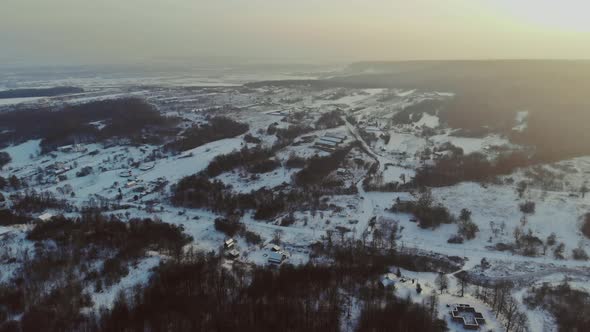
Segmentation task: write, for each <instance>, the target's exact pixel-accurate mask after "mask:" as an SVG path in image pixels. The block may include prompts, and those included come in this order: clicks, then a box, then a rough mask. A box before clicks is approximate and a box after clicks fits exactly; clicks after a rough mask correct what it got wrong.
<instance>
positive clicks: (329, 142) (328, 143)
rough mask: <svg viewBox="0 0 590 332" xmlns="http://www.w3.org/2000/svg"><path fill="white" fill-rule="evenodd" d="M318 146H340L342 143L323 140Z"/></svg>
mask: <svg viewBox="0 0 590 332" xmlns="http://www.w3.org/2000/svg"><path fill="white" fill-rule="evenodd" d="M318 144H322V145H327V146H338V144H340V143H336V142H333V141H325V140H324V139H323V138H321V139H320V140H319V141H318Z"/></svg>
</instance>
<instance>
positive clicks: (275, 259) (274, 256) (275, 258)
mask: <svg viewBox="0 0 590 332" xmlns="http://www.w3.org/2000/svg"><path fill="white" fill-rule="evenodd" d="M268 262H269V263H273V264H281V263H282V262H283V253H281V252H275V251H273V252H271V253H270V254H269V255H268Z"/></svg>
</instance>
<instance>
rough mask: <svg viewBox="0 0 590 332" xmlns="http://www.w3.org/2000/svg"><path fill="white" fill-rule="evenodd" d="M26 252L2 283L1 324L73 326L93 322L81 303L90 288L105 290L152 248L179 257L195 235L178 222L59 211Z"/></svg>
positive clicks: (50, 328) (14, 328) (28, 327)
mask: <svg viewBox="0 0 590 332" xmlns="http://www.w3.org/2000/svg"><path fill="white" fill-rule="evenodd" d="M27 239H28V240H30V241H34V242H35V252H34V253H25V254H24V256H23V257H22V258H21V259H22V266H21V267H20V268H19V269H18V270H17V271H16V274H15V276H14V278H13V279H12V280H10V284H8V285H2V286H0V321H4V320H6V319H7V318H8V317H14V316H16V315H21V314H22V318H21V320H20V322H16V321H13V322H0V330H2V328H4V329H5V330H9V331H10V330H12V331H19V330H21V329H22V331H41V330H43V331H72V330H77V329H78V328H81V326H85V325H86V324H88V323H89V322H92V321H93V319H92V318H91V317H88V316H85V315H84V314H83V311H82V310H81V309H83V308H85V307H89V306H91V305H92V301H91V298H90V296H89V289H92V288H94V291H95V292H101V291H102V289H103V287H104V288H107V287H110V286H111V285H113V284H115V283H117V282H118V281H119V279H120V278H121V277H123V276H125V275H126V274H127V273H128V272H129V264H130V263H131V262H133V261H136V260H137V259H140V258H142V257H144V255H145V253H146V251H147V250H155V251H158V252H161V253H162V254H166V255H171V256H172V257H178V256H180V254H181V250H180V249H181V248H182V246H184V245H185V244H186V243H188V242H189V241H190V240H191V239H190V238H189V237H187V236H186V235H184V234H183V233H182V230H181V229H180V228H178V227H176V226H173V225H170V224H166V223H162V222H160V221H153V220H150V219H143V220H140V219H134V220H131V221H129V222H122V221H120V220H118V219H116V218H114V217H105V216H102V215H100V214H84V215H82V216H81V217H80V218H76V219H69V218H65V217H55V218H53V219H52V220H50V221H48V222H46V223H41V224H38V225H37V226H36V227H35V228H33V230H31V231H30V232H29V234H28V235H27Z"/></svg>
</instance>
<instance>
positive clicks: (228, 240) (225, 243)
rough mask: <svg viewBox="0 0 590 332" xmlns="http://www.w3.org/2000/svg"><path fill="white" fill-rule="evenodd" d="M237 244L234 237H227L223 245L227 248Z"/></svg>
mask: <svg viewBox="0 0 590 332" xmlns="http://www.w3.org/2000/svg"><path fill="white" fill-rule="evenodd" d="M235 244H236V242H235V241H234V239H227V240H225V242H223V246H224V247H225V249H229V248H231V247H233V246H234V245H235Z"/></svg>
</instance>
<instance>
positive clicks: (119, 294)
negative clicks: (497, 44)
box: [0, 71, 590, 331]
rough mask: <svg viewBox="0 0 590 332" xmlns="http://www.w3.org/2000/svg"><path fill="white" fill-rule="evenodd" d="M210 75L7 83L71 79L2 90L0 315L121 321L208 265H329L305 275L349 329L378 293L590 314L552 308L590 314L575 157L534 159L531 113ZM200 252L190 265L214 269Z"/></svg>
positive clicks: (588, 220)
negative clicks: (26, 91)
mask: <svg viewBox="0 0 590 332" xmlns="http://www.w3.org/2000/svg"><path fill="white" fill-rule="evenodd" d="M224 75H225V76H223V75H222V76H215V79H213V78H212V77H213V76H211V77H208V76H203V77H201V78H199V77H190V76H189V75H186V76H174V77H164V78H162V77H157V78H150V79H145V78H134V77H129V78H128V77H125V78H120V77H117V78H116V79H115V78H100V77H98V78H97V77H93V78H83V77H81V78H67V79H66V78H64V79H59V80H47V81H34V80H32V79H29V80H27V81H26V82H25V83H19V79H20V78H19V77H16V76H15V77H13V78H12V81H11V84H10V87H11V89H17V88H18V89H20V88H25V87H26V88H34V89H39V88H47V87H53V86H65V85H68V86H76V87H80V88H82V90H83V91H82V92H75V93H68V94H63V95H62V94H60V95H56V96H44V97H18V98H6V99H0V148H1V149H0V153H1V155H0V162H1V163H0V209H1V211H0V213H1V214H0V300H5V301H7V302H8V301H9V300H10V301H11V303H12V305H10V306H8V305H4V303H2V301H0V323H3V322H10V321H22V322H23V324H25V322H29V321H31V320H35V317H46V316H44V315H43V314H42V313H38V312H31V310H30V309H31V308H33V307H35V305H38V306H41V307H43V306H45V307H46V308H47V307H57V306H60V308H62V307H66V308H67V310H66V311H65V314H70V315H73V314H75V315H82V316H85V317H88V316H92V315H93V314H96V313H101V312H103V313H104V312H105V311H107V312H109V314H110V315H115V314H117V313H118V314H121V313H120V312H119V311H117V310H116V309H117V308H120V306H121V303H122V302H125V298H127V302H128V303H131V302H133V301H135V303H140V302H141V301H143V300H138V299H133V297H134V296H139V295H138V294H140V293H141V292H142V291H143V290H141V288H142V287H146V285H148V284H150V282H155V281H153V280H156V279H157V280H160V282H162V281H161V280H164V281H166V278H164V277H161V278H152V277H154V276H155V275H156V272H155V271H157V270H158V267H159V266H160V267H161V266H166V263H167V262H171V261H181V262H182V261H183V260H187V261H189V260H191V259H193V260H196V261H198V262H210V260H213V259H214V258H211V257H216V258H215V259H218V260H219V261H216V263H215V264H218V265H219V269H220V270H219V271H231V272H227V273H233V274H232V275H235V277H232V278H235V279H236V280H238V281H236V282H237V283H246V280H247V279H248V277H243V276H244V275H245V273H246V272H244V271H257V270H256V269H258V268H269V269H272V270H280V271H283V270H285V271H287V272H288V271H290V270H288V269H289V268H290V265H293V266H299V267H302V266H308V268H309V269H311V267H309V266H320V267H324V266H337V267H338V270H337V271H338V272H337V273H336V274H342V275H344V277H342V279H345V281H338V282H339V283H340V282H342V285H344V286H341V285H340V284H338V285H339V287H337V288H335V289H337V291H336V293H337V294H336V295H335V294H332V293H330V292H327V293H321V292H320V291H318V290H317V289H316V288H315V287H314V288H312V289H313V291H314V292H316V291H317V292H318V295H317V299H315V300H317V303H318V304H317V305H319V306H320V305H325V306H326V308H325V309H324V310H325V312H329V313H330V314H326V316H325V319H326V320H328V319H336V320H338V321H339V324H340V327H341V330H345V331H355V330H356V329H357V327H358V326H363V324H364V323H366V322H365V320H366V317H367V315H368V313H369V312H371V313H373V314H374V315H378V314H379V313H381V312H379V311H378V310H377V309H375V308H377V307H378V306H375V307H372V306H371V305H369V304H367V301H365V300H364V297H367V296H368V295H367V294H369V293H371V292H377V289H379V290H380V291H382V292H383V294H384V295H383V296H384V298H386V297H387V296H391V297H395V298H398V299H401V300H404V301H408V302H410V303H415V304H417V305H419V306H420V307H421V308H422V309H423V310H425V312H427V314H428V315H432V316H433V317H434V318H435V319H438V320H439V324H444V325H446V327H447V328H448V329H449V330H451V331H464V330H472V329H479V330H482V331H558V330H559V331H566V330H568V327H570V325H567V324H579V322H580V320H583V319H586V321H585V322H588V321H587V317H586V318H579V317H578V318H577V319H578V320H576V318H572V317H570V316H575V314H574V313H573V312H568V310H566V309H564V306H563V301H571V304H572V307H570V309H571V310H572V311H576V310H577V309H578V308H574V307H573V305H574V304H575V303H578V302H576V301H581V302H580V303H583V305H582V307H583V310H586V311H584V312H586V313H590V310H588V305H589V303H590V302H589V301H590V300H589V299H590V266H589V264H588V252H590V193H589V190H590V189H589V187H587V186H588V180H589V179H590V153H589V154H585V153H581V152H579V151H578V150H575V151H574V150H573V148H572V151H574V152H572V153H568V154H564V155H563V156H562V155H559V157H555V158H554V157H553V155H551V156H550V157H546V155H544V154H543V152H546V151H545V150H542V148H541V147H540V146H541V145H542V144H539V146H535V145H534V144H533V141H532V140H531V138H530V137H529V136H526V134H527V133H531V132H532V130H535V128H536V127H534V126H535V125H536V122H535V121H536V120H535V118H534V116H535V115H534V113H531V114H529V113H528V112H524V111H522V110H521V109H512V110H510V114H509V115H506V116H505V119H506V121H505V122H504V123H502V125H501V126H497V127H494V126H492V125H490V126H485V130H479V131H477V130H471V129H472V128H466V127H464V126H460V125H457V123H458V120H457V118H459V120H463V119H460V117H456V118H453V117H452V116H453V115H452V114H451V115H449V111H448V105H449V104H452V103H454V102H455V101H456V100H457V99H458V98H459V97H458V94H457V93H456V91H454V90H453V89H452V88H449V90H448V91H436V90H434V89H429V88H420V89H409V88H407V89H406V88H396V87H391V86H386V85H381V86H379V84H361V83H356V82H355V83H354V84H341V81H339V80H343V78H342V77H341V76H338V75H340V73H339V72H336V71H334V72H328V71H325V72H322V73H318V74H317V75H316V74H314V73H312V72H305V73H304V72H297V73H292V74H291V73H290V74H285V73H272V75H271V74H268V75H267V76H263V77H255V75H253V74H252V75H246V74H244V73H239V74H231V73H224ZM326 78H327V79H326ZM283 79H288V80H283ZM318 82H322V83H321V84H320V83H318ZM8 90H10V89H8V87H6V89H5V91H8ZM482 121H483V120H482ZM529 128H533V129H530V130H529ZM531 137H532V136H531ZM535 137H536V136H535ZM557 143H559V142H556V144H557ZM544 146H548V145H544ZM551 148H553V146H551ZM547 151H548V150H547ZM551 151H552V152H553V151H554V150H551ZM209 253H211V254H209ZM199 255H203V257H201V256H199ZM207 255H211V257H209V256H207ZM197 256H198V257H197ZM195 257H197V258H195ZM202 264H203V266H202V270H199V271H200V272H195V271H192V270H191V271H189V272H186V273H195V276H196V275H199V273H202V275H207V278H211V279H219V280H221V279H223V278H224V273H225V272H215V273H218V274H215V273H213V272H211V270H209V269H210V267H209V265H207V264H206V263H202ZM211 264H213V263H211ZM365 264H366V265H365ZM376 266H378V267H376ZM162 269H164V272H165V273H168V275H167V276H168V277H169V278H170V279H168V282H171V280H174V279H173V278H174V276H176V275H175V274H174V273H175V270H174V267H168V268H162ZM166 269H168V270H166ZM205 270H206V271H208V272H203V271H205ZM164 272H161V273H164ZM287 272H281V273H287ZM208 273H210V274H211V275H209V274H208ZM252 273H253V274H254V273H255V272H252ZM292 273H299V272H292ZM301 273H302V275H295V277H294V278H301V279H302V280H303V279H306V278H307V277H306V276H307V275H308V274H304V273H303V272H301ZM306 273H307V272H306ZM313 273H320V272H317V271H315V270H314V271H311V272H309V275H311V274H313ZM348 274H350V275H351V276H350V277H349V275H348ZM304 275H305V276H304ZM358 275H362V276H363V278H364V279H363V280H362V281H359V277H358ZM240 276H242V277H240ZM195 278H197V279H198V277H195ZM204 278H205V277H204ZM250 278H254V277H253V276H250ZM269 278H270V277H269ZM261 279H262V281H260V282H263V281H264V280H266V279H263V278H262V277H261ZM336 279H338V278H336ZM150 280H152V281H150ZM207 280H209V279H207ZM331 282H332V281H331ZM66 284H67V285H68V286H66ZM279 284H280V283H279ZM330 285H332V284H330ZM280 286H281V287H287V288H288V287H289V286H285V285H284V284H280ZM216 287H217V286H216ZM218 287H220V288H219V289H223V284H220V285H218ZM244 287H245V286H244ZM277 287H279V286H277ZM291 287H294V288H296V287H302V288H301V289H302V291H303V290H306V289H307V288H305V287H308V286H298V283H297V282H294V283H293V284H292V285H291ZM329 287H332V286H329ZM329 287H328V286H326V288H329ZM155 289H157V287H156V286H154V287H153V289H151V288H150V289H146V290H145V293H142V295H141V296H143V297H146V298H149V296H148V295H149V294H152V293H153V294H155V293H154V292H155ZM330 289H331V288H330ZM148 291H152V293H149V292H148ZM220 292H221V291H220ZM289 292H294V291H293V290H289V291H287V294H291V293H289ZM310 292H311V291H310ZM66 293H67V294H68V297H67V298H69V299H72V298H75V301H74V302H72V303H69V304H64V302H63V301H65V300H64V298H66V297H64V295H63V294H66ZM71 294H76V295H75V296H73V295H71ZM153 294H152V295H153ZM314 294H315V293H314ZM338 294H340V296H337V295H338ZM291 295H292V294H291ZM560 295H561V296H564V298H563V299H562V300H560V299H559V296H560ZM141 296H140V297H141ZM154 296H155V295H154ZM292 296H295V297H296V296H299V295H292ZM33 297H34V298H33ZM143 297H142V299H143ZM332 297H337V298H338V299H339V300H338V301H336V302H337V303H338V309H337V310H334V312H336V314H335V316H334V317H335V318H334V317H332V316H331V315H332V309H333V308H332V306H331V303H332V302H331V300H330V299H331V298H332ZM15 298H18V299H20V300H18V301H15V300H14V299H15ZM122 299H123V300H122ZM384 301H385V300H384ZM584 301H585V302H584ZM25 303H26V304H25ZM314 303H315V302H314ZM327 303H330V304H327ZM396 303H397V302H396ZM314 305H315V304H314ZM171 306H172V304H171ZM584 306H585V308H584ZM139 307H141V306H139ZM146 308H147V306H146V307H145V308H144V309H145V310H146V312H149V310H148V309H149V308H147V309H146ZM175 310H176V309H175ZM178 310H179V311H181V309H178ZM371 310H373V311H374V312H373V311H371ZM392 310H393V311H395V312H399V310H400V309H395V310H394V309H392ZM564 312H565V313H564ZM381 314H384V313H381ZM568 314H571V315H568ZM35 315H37V316H35ZM129 315H130V316H131V314H129ZM375 317H376V316H375ZM573 321H574V322H575V323H571V322H573ZM7 324H8V323H7ZM84 324H87V325H84V326H88V328H89V329H91V327H92V324H98V323H96V322H89V321H86V322H85V323H84ZM316 327H317V328H318V329H320V327H319V326H316ZM117 328H118V327H117ZM117 328H113V329H114V330H116V329H117ZM66 329H68V328H67V327H66ZM171 329H172V330H174V329H175V327H169V329H168V330H171ZM220 329H221V330H223V328H220ZM572 330H573V329H572ZM433 331H434V330H433Z"/></svg>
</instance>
